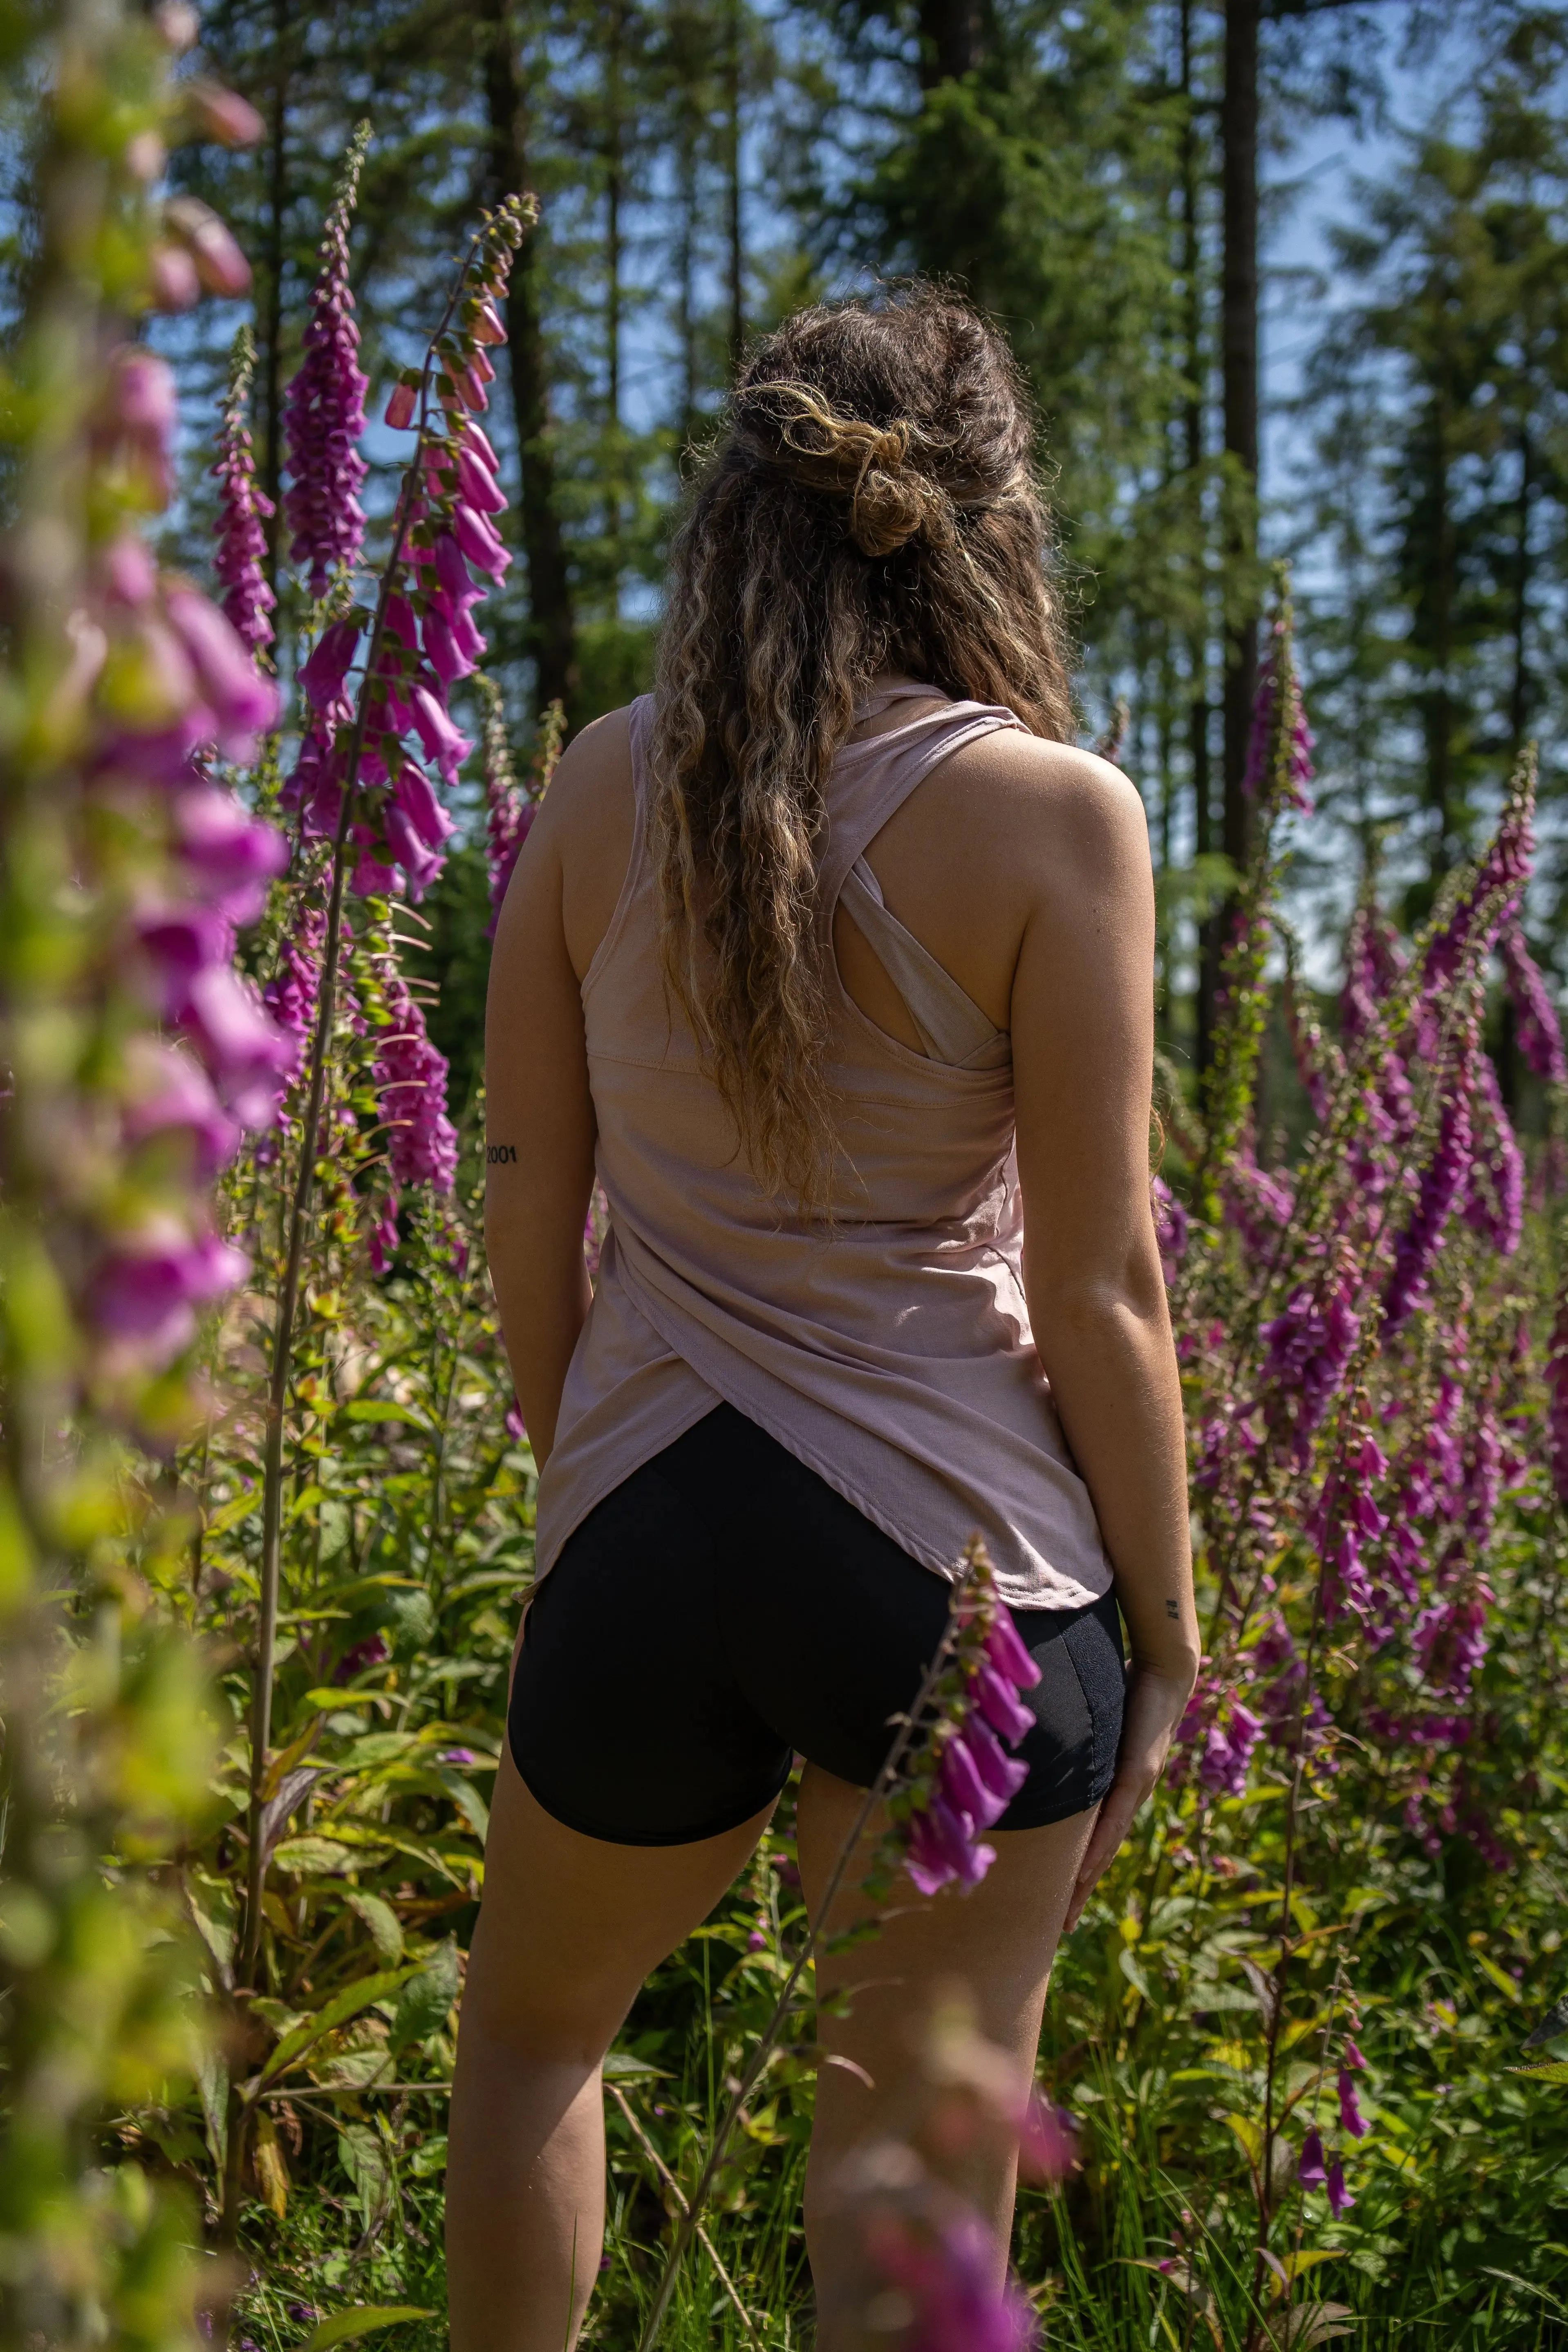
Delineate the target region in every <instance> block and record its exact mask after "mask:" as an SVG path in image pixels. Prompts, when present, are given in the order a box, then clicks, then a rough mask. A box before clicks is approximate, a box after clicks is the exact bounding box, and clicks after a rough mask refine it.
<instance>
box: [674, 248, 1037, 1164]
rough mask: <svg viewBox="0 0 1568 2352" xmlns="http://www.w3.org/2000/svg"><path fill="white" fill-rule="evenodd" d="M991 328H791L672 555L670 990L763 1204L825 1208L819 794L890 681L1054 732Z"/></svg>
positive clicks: (927, 296)
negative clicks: (864, 702)
mask: <svg viewBox="0 0 1568 2352" xmlns="http://www.w3.org/2000/svg"><path fill="white" fill-rule="evenodd" d="M1035 439H1036V429H1035V421H1034V416H1033V414H1032V411H1031V409H1030V406H1029V403H1028V400H1027V397H1026V394H1025V391H1024V388H1023V384H1022V381H1021V379H1020V376H1019V373H1018V371H1017V368H1016V364H1015V362H1014V361H1013V358H1012V355H1011V353H1010V352H1009V351H1008V349H1007V347H1006V345H1005V342H1004V341H1003V340H1002V338H1001V336H1000V335H999V334H998V333H997V332H996V331H995V330H994V328H993V327H991V326H989V325H988V324H987V323H986V321H985V320H984V319H982V318H980V317H979V316H977V314H976V313H975V312H974V311H973V310H970V309H969V308H968V307H967V305H966V304H964V303H963V302H960V301H957V300H955V299H952V297H951V296H950V295H947V294H945V293H942V292H941V291H940V290H936V289H930V288H925V287H919V286H917V287H915V288H913V289H910V290H905V291H900V292H897V293H895V294H891V295H881V296H878V297H874V298H872V299H869V300H864V301H853V302H846V303H842V304H834V305H831V306H826V307H823V308H820V309H816V310H804V311H802V312H800V313H799V314H798V315H797V316H796V317H795V318H793V319H790V320H786V322H785V323H784V326H783V327H781V328H780V329H779V331H777V333H775V334H773V335H770V336H768V337H767V338H766V340H765V341H763V342H761V343H759V344H758V345H757V347H756V349H755V350H754V351H753V352H752V355H751V358H750V359H749V361H748V362H747V364H746V366H745V368H744V370H743V371H742V375H741V378H740V381H739V383H738V384H737V386H736V389H735V392H734V394H733V397H732V399H731V404H730V407H729V410H728V413H727V415H726V417H725V419H724V422H723V426H722V430H721V433H720V435H719V436H718V438H717V440H716V441H715V443H714V445H713V446H712V448H711V449H710V451H709V453H708V455H707V457H706V459H705V461H704V463H703V465H702V467H701V469H700V474H699V476H698V478H697V481H696V484H695V488H694V492H693V495H692V498H691V502H690V506H689V512H688V514H687V517H686V520H685V521H684V524H683V525H682V528H681V530H680V531H679V536H678V538H677V540H676V543H675V549H674V556H673V562H672V572H671V582H670V593H669V602H668V609H667V614H666V618H665V623H664V627H663V631H662V633H661V636H660V643H659V653H658V669H657V676H656V680H655V715H654V722H653V751H652V768H653V781H652V799H651V810H650V817H651V838H652V846H653V856H654V863H655V870H656V873H657V875H658V889H659V902H660V922H661V944H662V950H663V959H664V968H665V972H666V976H667V979H668V984H669V987H670V989H671V991H672V992H673V994H674V996H675V998H676V999H677V1001H678V1002H679V1005H680V1007H681V1010H682V1011H683V1013H685V1015H686V1018H687V1020H688V1021H689V1024H690V1025H691V1029H692V1031H693V1034H694V1035H695V1037H696V1039H697V1043H698V1048H699V1052H700V1055H701V1057H702V1061H703V1065H704V1066H705V1067H706V1068H707V1069H708V1070H709V1071H710V1075H711V1076H712V1077H713V1078H714V1079H715V1081H716V1082H717V1085H718V1087H719V1089H720V1092H721V1096H722V1097H723V1099H724V1101H725V1103H726V1104H727V1105H728V1107H729V1108H730V1111H731V1115H732V1117H733V1118H734V1121H735V1125H736V1128H737V1130H738V1135H739V1141H740V1146H741V1148H742V1150H744V1152H745V1153H746V1155H747V1157H748V1158H749V1160H750V1161H751V1164H752V1168H753V1169H754V1171H755V1172H756V1174H757V1176H758V1179H759V1181H761V1182H762V1183H763V1186H764V1187H765V1189H766V1190H767V1191H768V1192H771V1193H773V1194H774V1195H775V1196H778V1195H793V1196H794V1198H795V1201H796V1202H797V1203H798V1204H799V1205H801V1206H802V1207H804V1208H806V1209H810V1208H811V1207H812V1206H813V1205H814V1204H818V1203H820V1202H822V1201H823V1200H824V1199H825V1198H826V1193H827V1191H828V1180H829V1175H830V1172H831V1170H832V1167H833V1164H834V1158H835V1152H834V1142H833V1122H832V1118H831V1110H830V1099H829V1093H828V1088H827V1085H826V1076H825V1069H824V1061H825V1054H826V1041H827V1035H828V1027H829V1011H828V994H827V989H826V957H827V953H828V946H827V940H828V930H827V926H826V922H825V921H824V920H823V919H822V917H823V912H824V910H823V909H821V908H819V906H818V901H817V890H816V872H817V855H818V849H819V846H820V845H821V843H822V838H823V828H824V824H825V820H826V793H827V780H828V774H829V772H830V770H831V768H832V766H833V762H834V759H835V757H836V756H837V752H838V750H839V748H840V746H841V745H842V744H843V743H844V741H845V740H846V739H847V736H848V733H849V730H850V728H851V726H852V724H853V722H854V713H855V708H856V704H857V701H858V699H859V698H861V697H862V696H863V695H864V693H865V691H866V689H867V688H868V685H869V683H870V681H871V679H872V678H874V677H877V676H878V674H879V673H881V672H888V671H898V672H901V673H903V674H904V675H906V676H908V677H911V678H915V679H918V680H920V681H921V682H922V683H927V684H930V685H931V686H932V687H936V688H941V689H942V691H943V692H944V693H947V694H950V695H952V696H954V697H957V698H968V699H973V700H974V701H979V702H991V703H1002V704H1005V705H1006V706H1007V707H1008V708H1009V709H1011V710H1012V711H1014V712H1015V714H1016V716H1017V717H1018V718H1019V719H1022V720H1023V722H1024V724H1025V725H1026V727H1027V728H1029V729H1030V730H1032V731H1033V732H1034V733H1035V734H1037V735H1042V736H1047V737H1051V738H1054V739H1056V740H1061V739H1063V738H1064V737H1065V736H1066V735H1067V734H1068V730H1069V728H1070V724H1071V715H1072V714H1071V704H1070V697H1069V691H1068V652H1067V646H1066V639H1065V632H1064V629H1063V625H1062V620H1061V614H1060V609H1059V604H1058V598H1057V596H1056V594H1055V593H1054V590H1053V584H1052V576H1051V568H1050V559H1051V537H1050V530H1049V524H1048V520H1047V509H1046V506H1045V501H1044V499H1043V496H1042V493H1041V488H1040V484H1039V481H1038V478H1037V474H1036V471H1035V468H1034V462H1033V459H1034V448H1035Z"/></svg>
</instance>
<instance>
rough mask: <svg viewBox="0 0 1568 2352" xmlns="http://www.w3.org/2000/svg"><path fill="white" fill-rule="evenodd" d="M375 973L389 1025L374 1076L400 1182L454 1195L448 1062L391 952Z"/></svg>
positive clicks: (381, 1035) (379, 1043)
mask: <svg viewBox="0 0 1568 2352" xmlns="http://www.w3.org/2000/svg"><path fill="white" fill-rule="evenodd" d="M375 961H376V974H377V978H378V979H379V981H380V982H381V990H382V998H383V1003H384V1007H385V1010H386V1012H387V1013H388V1014H389V1015H390V1020H389V1023H388V1025H387V1026H386V1027H385V1028H384V1029H383V1030H380V1031H378V1032H377V1034H376V1051H375V1063H374V1077H375V1084H376V1087H377V1090H378V1092H379V1094H380V1097H381V1110H382V1117H383V1118H384V1120H385V1122H386V1128H387V1161H388V1165H389V1167H390V1169H391V1172H392V1179H393V1181H394V1183H395V1184H398V1185H406V1184H428V1185H429V1186H430V1187H431V1188H432V1189H433V1190H434V1191H435V1192H450V1191H451V1189H452V1181H453V1179H454V1177H455V1176H456V1174H457V1170H458V1136H457V1130H456V1129H455V1128H454V1127H453V1125H452V1122H451V1120H450V1119H449V1118H447V1059H446V1056H445V1055H443V1054H438V1053H437V1050H436V1048H435V1046H434V1045H432V1044H431V1043H430V1039H429V1036H428V1034H426V1027H425V1015H424V1013H422V1011H421V1010H420V1007H419V1004H418V1003H417V1001H416V998H415V997H414V995H413V994H412V993H411V992H410V990H409V987H408V983H407V982H406V981H405V979H404V977H403V974H402V972H401V971H399V969H398V966H397V961H396V958H395V955H393V954H392V953H391V952H390V951H389V952H387V953H386V954H384V955H382V956H378V957H377V958H376V960H375Z"/></svg>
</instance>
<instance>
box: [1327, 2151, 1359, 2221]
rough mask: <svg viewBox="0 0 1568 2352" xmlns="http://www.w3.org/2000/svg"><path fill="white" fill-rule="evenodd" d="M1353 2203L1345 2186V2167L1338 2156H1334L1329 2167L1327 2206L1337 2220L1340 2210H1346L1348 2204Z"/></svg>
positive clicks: (1353, 2200)
mask: <svg viewBox="0 0 1568 2352" xmlns="http://www.w3.org/2000/svg"><path fill="white" fill-rule="evenodd" d="M1354 2203H1355V2199H1354V2198H1353V2197H1352V2195H1351V2192H1350V2190H1349V2189H1347V2188H1346V2187H1345V2168H1344V2166H1343V2165H1342V2163H1341V2162H1340V2159H1339V2158H1338V2157H1337V2156H1336V2157H1335V2158H1334V2160H1333V2162H1332V2164H1331V2166H1330V2167H1329V2208H1330V2210H1331V2212H1332V2213H1333V2215H1334V2217H1335V2219H1336V2220H1337V2219H1338V2218H1339V2216H1340V2215H1341V2214H1342V2212H1344V2211H1345V2210H1346V2209H1347V2208H1348V2207H1349V2206H1352V2205H1353V2204H1354Z"/></svg>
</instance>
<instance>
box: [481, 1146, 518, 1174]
mask: <svg viewBox="0 0 1568 2352" xmlns="http://www.w3.org/2000/svg"><path fill="white" fill-rule="evenodd" d="M485 1165H486V1166H487V1167H488V1168H515V1167H516V1166H517V1146H516V1144H515V1143H487V1144H486V1146H485Z"/></svg>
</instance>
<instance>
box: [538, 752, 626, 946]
mask: <svg viewBox="0 0 1568 2352" xmlns="http://www.w3.org/2000/svg"><path fill="white" fill-rule="evenodd" d="M636 813H637V803H636V795H635V793H634V791H633V786H632V747H631V711H630V709H620V710H607V711H605V714H604V716H603V718H600V719H592V720H590V721H589V723H588V725H587V726H586V727H584V729H583V730H582V731H581V733H579V734H576V735H574V737H573V738H572V740H571V742H570V743H569V744H568V745H567V746H566V749H565V751H563V753H562V754H561V760H560V764H559V765H558V766H557V768H556V771H555V773H554V775H553V776H552V779H551V783H550V790H549V791H548V792H547V793H545V796H544V801H543V804H542V807H541V809H540V812H539V814H538V816H537V817H536V818H535V819H534V822H533V825H532V827H531V831H530V833H529V836H528V841H527V844H526V845H525V848H524V851H523V856H524V857H525V858H532V859H535V860H539V861H545V860H548V861H550V862H551V863H552V864H553V865H554V866H555V867H556V868H557V869H558V871H559V874H560V877H561V880H560V892H561V898H560V904H561V924H562V930H563V935H564V938H565V941H566V951H567V953H568V955H569V956H570V958H571V960H572V963H573V966H574V970H575V971H576V972H577V975H578V978H579V979H581V978H582V976H583V974H584V972H585V971H587V969H588V966H589V964H590V963H592V961H593V960H594V956H595V950H597V948H598V944H599V941H600V940H602V939H603V938H604V936H605V932H606V930H608V929H609V926H610V919H611V917H612V916H613V915H614V913H615V911H616V900H617V899H618V898H619V897H620V895H621V885H622V883H623V882H624V881H625V879H626V866H627V864H628V862H629V860H630V857H631V854H632V833H633V827H634V824H635V821H636Z"/></svg>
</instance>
